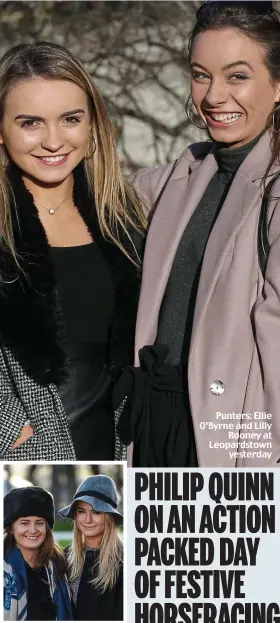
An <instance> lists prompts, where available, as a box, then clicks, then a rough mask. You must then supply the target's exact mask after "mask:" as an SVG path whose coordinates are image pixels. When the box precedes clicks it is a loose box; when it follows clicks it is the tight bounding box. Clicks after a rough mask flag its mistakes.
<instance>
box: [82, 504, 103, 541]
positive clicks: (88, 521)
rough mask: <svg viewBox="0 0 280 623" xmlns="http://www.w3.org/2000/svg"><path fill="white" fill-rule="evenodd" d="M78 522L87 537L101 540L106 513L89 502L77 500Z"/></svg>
mask: <svg viewBox="0 0 280 623" xmlns="http://www.w3.org/2000/svg"><path fill="white" fill-rule="evenodd" d="M76 524H77V528H78V529H79V530H80V532H81V533H82V534H83V535H84V536H85V538H86V539H89V540H90V539H96V540H99V542H101V539H102V537H103V534H104V529H105V515H104V513H98V512H97V511H95V510H94V508H93V507H92V506H91V505H90V504H87V502H80V501H79V502H77V506H76Z"/></svg>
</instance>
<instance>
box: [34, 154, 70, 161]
mask: <svg viewBox="0 0 280 623" xmlns="http://www.w3.org/2000/svg"><path fill="white" fill-rule="evenodd" d="M66 155H67V154H64V155H63V156H39V159H40V160H43V162H50V163H52V162H60V161H61V160H64V158H66Z"/></svg>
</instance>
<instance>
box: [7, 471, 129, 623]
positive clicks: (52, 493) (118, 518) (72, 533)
mask: <svg viewBox="0 0 280 623" xmlns="http://www.w3.org/2000/svg"><path fill="white" fill-rule="evenodd" d="M3 522H4V526H3V528H4V613H3V620H4V621H22V620H25V621H72V620H75V621H122V620H123V465H122V464H116V463H114V464H105V465H104V464H103V465H97V464H91V465H85V464H80V465H79V464H60V465H51V464H34V465H30V464H24V463H22V464H19V465H16V464H5V465H4V512H3Z"/></svg>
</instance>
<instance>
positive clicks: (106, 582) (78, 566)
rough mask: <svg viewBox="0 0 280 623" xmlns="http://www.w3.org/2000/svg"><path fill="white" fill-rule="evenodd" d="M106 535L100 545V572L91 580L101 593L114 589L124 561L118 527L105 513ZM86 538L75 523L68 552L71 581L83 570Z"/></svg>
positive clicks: (109, 515)
mask: <svg viewBox="0 0 280 623" xmlns="http://www.w3.org/2000/svg"><path fill="white" fill-rule="evenodd" d="M104 521H105V523H104V534H103V537H102V541H101V544H100V554H99V560H98V570H97V574H96V576H95V577H94V578H93V579H92V580H91V583H92V585H93V586H95V587H96V588H97V589H98V590H99V592H100V593H104V591H105V590H106V589H109V590H110V589H112V588H113V587H114V585H115V583H116V580H117V576H118V573H119V567H120V563H121V562H122V559H123V544H122V540H121V538H120V535H119V530H118V526H117V524H116V522H115V520H114V518H113V516H112V515H111V514H110V513H104ZM85 552H86V550H85V546H84V536H83V534H82V533H81V532H80V530H79V529H78V528H77V524H76V521H74V531H73V542H72V544H71V546H70V547H69V550H68V552H67V564H68V567H69V573H70V575H69V580H70V582H71V581H72V580H75V578H76V577H77V576H79V575H80V573H81V572H82V569H83V565H84V560H85Z"/></svg>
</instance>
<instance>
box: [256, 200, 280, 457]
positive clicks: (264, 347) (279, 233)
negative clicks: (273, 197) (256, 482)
mask: <svg viewBox="0 0 280 623" xmlns="http://www.w3.org/2000/svg"><path fill="white" fill-rule="evenodd" d="M278 196H279V194H278ZM269 242H270V250H269V254H268V260H267V266H266V273H265V280H264V287H263V294H262V296H261V297H260V298H259V299H258V300H257V302H256V305H255V309H254V328H255V337H256V345H257V353H256V358H257V359H258V365H259V373H258V374H257V375H256V376H255V378H256V379H258V382H257V384H256V387H255V388H254V411H263V412H266V413H267V414H268V413H270V414H271V419H270V422H271V424H272V429H271V432H272V438H271V439H272V440H273V442H272V455H273V458H274V459H275V461H276V463H277V462H278V459H280V417H279V415H280V202H279V201H278V202H277V203H276V206H275V207H274V210H273V214H272V217H271V220H270V227H269Z"/></svg>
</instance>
